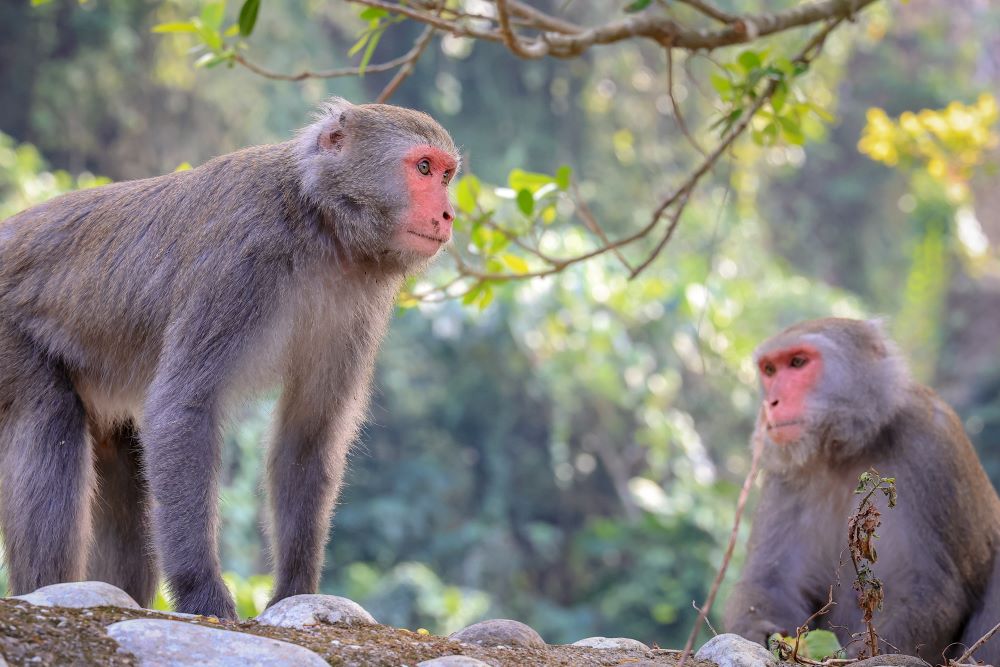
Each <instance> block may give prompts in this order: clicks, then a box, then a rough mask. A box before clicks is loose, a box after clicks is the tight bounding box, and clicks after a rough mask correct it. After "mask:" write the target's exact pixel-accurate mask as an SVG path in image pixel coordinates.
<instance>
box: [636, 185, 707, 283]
mask: <svg viewBox="0 0 1000 667" xmlns="http://www.w3.org/2000/svg"><path fill="white" fill-rule="evenodd" d="M691 187H692V188H694V185H693V184H692V186H691ZM690 198H691V191H690V190H685V191H684V192H683V193H682V194H681V197H680V199H678V200H677V207H676V208H675V209H674V213H673V215H671V216H670V224H669V225H667V231H666V232H664V234H663V236H662V237H661V238H660V241H659V242H658V243H657V244H656V247H655V248H653V252H651V253H649V255H647V256H646V259H644V260H642V263H640V264H639V266H637V267H635V268H634V269H632V273H630V274H629V276H628V279H629V280H634V279H635V278H637V277H638V276H639V274H640V273H642V272H643V271H645V270H646V267H647V266H649V265H650V264H652V263H653V260H654V259H656V258H657V257H658V256H659V255H660V253H661V252H662V251H663V249H664V248H665V247H667V243H669V242H670V239H672V238H673V237H674V232H675V231H677V225H679V224H680V222H681V214H682V213H684V209H685V208H686V207H687V203H688V200H689V199H690Z"/></svg>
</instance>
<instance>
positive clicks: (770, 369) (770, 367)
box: [760, 362, 778, 377]
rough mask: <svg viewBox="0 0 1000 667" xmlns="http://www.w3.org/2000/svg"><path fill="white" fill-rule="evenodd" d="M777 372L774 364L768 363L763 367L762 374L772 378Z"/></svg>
mask: <svg viewBox="0 0 1000 667" xmlns="http://www.w3.org/2000/svg"><path fill="white" fill-rule="evenodd" d="M777 370H778V369H776V368H775V367H774V364H772V363H770V362H768V363H766V364H764V365H763V366H762V367H761V369H760V372H761V373H763V374H764V375H766V376H767V377H771V376H772V375H774V373H775V371H777Z"/></svg>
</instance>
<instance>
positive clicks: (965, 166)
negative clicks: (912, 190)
mask: <svg viewBox="0 0 1000 667" xmlns="http://www.w3.org/2000/svg"><path fill="white" fill-rule="evenodd" d="M997 118H998V112H997V101H996V98H995V97H994V96H993V95H990V94H988V93H983V94H982V95H980V96H979V99H978V100H976V102H975V103H974V104H971V105H966V104H962V103H961V102H951V103H950V104H949V105H948V106H947V107H945V108H944V109H940V110H934V109H921V110H920V111H918V112H917V113H913V112H912V111H906V112H904V113H902V114H901V115H900V116H899V118H898V119H896V120H893V119H892V118H889V116H888V114H886V112H885V111H884V110H882V109H879V108H872V109H869V110H868V113H867V115H866V119H867V124H866V125H865V128H864V130H863V131H862V133H861V139H860V140H859V141H858V150H860V151H861V152H862V153H864V154H865V155H867V156H868V157H870V158H871V159H873V160H875V161H877V162H881V163H883V164H885V165H888V166H890V167H894V166H896V165H898V164H900V163H901V162H902V163H903V164H904V165H906V166H914V167H918V168H923V169H926V170H927V173H928V174H930V175H931V177H933V178H934V179H935V180H936V181H939V182H940V183H942V184H943V185H944V186H945V188H946V191H947V192H948V193H949V195H950V196H951V197H952V198H953V199H956V200H960V199H964V198H965V197H966V196H967V195H968V188H967V185H966V183H967V181H968V180H969V178H970V177H971V176H972V172H973V170H974V169H975V168H976V167H977V166H979V165H980V164H982V162H983V159H984V155H985V154H986V153H987V152H988V151H989V150H990V149H992V148H995V147H996V146H997V145H998V144H1000V136H998V134H997V132H996V131H995V130H994V129H993V126H994V125H995V124H996V122H997Z"/></svg>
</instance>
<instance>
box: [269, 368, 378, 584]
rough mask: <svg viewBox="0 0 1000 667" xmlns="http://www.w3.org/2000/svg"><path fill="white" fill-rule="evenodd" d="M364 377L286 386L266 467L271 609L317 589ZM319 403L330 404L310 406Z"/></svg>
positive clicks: (360, 411) (359, 415)
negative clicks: (322, 385)
mask: <svg viewBox="0 0 1000 667" xmlns="http://www.w3.org/2000/svg"><path fill="white" fill-rule="evenodd" d="M369 377H370V372H361V373H360V376H358V377H355V378H353V379H352V380H350V381H349V382H347V383H346V386H345V385H342V386H340V387H337V388H336V389H329V388H322V389H319V388H313V389H312V390H309V391H304V390H303V388H302V386H301V385H299V386H286V388H285V393H284V395H283V396H282V401H281V406H280V409H279V416H278V426H277V430H276V434H275V437H274V440H273V442H272V443H271V448H270V452H269V457H268V468H267V469H268V492H269V496H270V507H271V517H270V518H271V521H270V525H271V531H270V533H271V544H272V553H273V554H274V561H275V566H276V570H277V581H276V583H275V590H274V596H273V597H272V599H271V602H270V604H274V603H275V602H277V601H278V600H281V599H283V598H286V597H289V596H291V595H299V594H303V593H315V592H316V590H317V589H318V587H319V580H320V574H321V570H322V565H323V549H324V547H325V545H326V540H327V535H328V533H329V529H330V517H331V515H332V514H333V506H334V504H335V503H336V500H337V494H338V493H339V491H340V485H341V482H342V480H343V477H344V467H345V464H346V459H347V452H348V450H349V449H350V446H351V443H352V442H353V440H354V439H355V437H356V436H357V432H358V427H359V426H360V423H361V421H362V419H363V415H364V410H365V407H366V405H367V396H368V384H369ZM324 399H325V400H326V401H328V405H327V406H325V407H320V406H319V405H315V403H316V402H317V401H320V400H324ZM315 415H324V418H322V419H318V418H317V417H316V416H315Z"/></svg>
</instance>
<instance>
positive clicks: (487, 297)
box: [479, 283, 493, 310]
mask: <svg viewBox="0 0 1000 667" xmlns="http://www.w3.org/2000/svg"><path fill="white" fill-rule="evenodd" d="M491 303H493V286H492V285H490V284H489V283H483V289H482V291H481V292H480V295H479V310H486V307H487V306H489V305H490V304H491Z"/></svg>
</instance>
